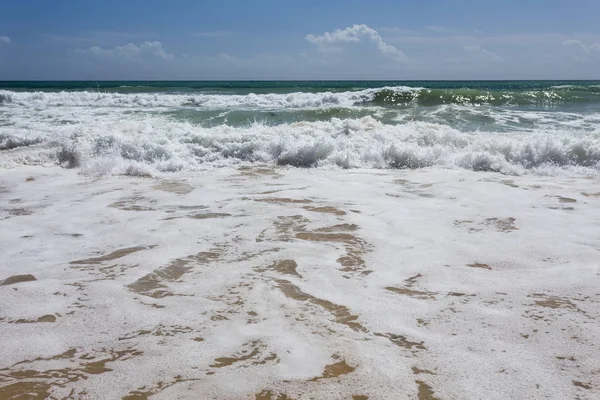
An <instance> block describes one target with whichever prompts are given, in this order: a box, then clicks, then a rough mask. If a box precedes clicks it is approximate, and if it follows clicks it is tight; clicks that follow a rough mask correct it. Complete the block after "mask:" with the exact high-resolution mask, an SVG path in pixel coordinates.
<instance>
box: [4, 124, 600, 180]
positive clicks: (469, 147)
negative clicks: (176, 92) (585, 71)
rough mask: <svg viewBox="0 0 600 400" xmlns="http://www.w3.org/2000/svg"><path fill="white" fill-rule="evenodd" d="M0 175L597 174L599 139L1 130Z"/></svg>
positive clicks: (438, 133)
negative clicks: (289, 169) (255, 166)
mask: <svg viewBox="0 0 600 400" xmlns="http://www.w3.org/2000/svg"><path fill="white" fill-rule="evenodd" d="M4 132H5V133H3V134H2V135H1V136H0V149H2V150H5V151H3V152H2V153H3V157H2V161H0V167H10V166H15V165H23V164H37V165H47V164H58V165H61V166H63V167H65V168H80V169H81V171H82V172H84V173H90V174H126V175H148V176H152V175H156V174H162V173H170V172H185V171H194V170H198V169H204V168H213V167H228V166H237V165H244V164H249V163H269V164H278V165H289V166H295V167H303V168H309V167H339V168H379V169H382V168H399V169H402V168H409V169H415V168H425V167H442V168H465V169H470V170H475V171H497V172H501V173H505V174H523V173H537V174H550V175H561V174H565V173H577V174H581V173H583V174H587V175H590V174H593V175H596V174H597V173H598V172H599V171H600V131H599V130H596V131H594V132H589V133H587V134H580V135H573V134H572V133H571V132H554V133H553V134H552V135H548V134H547V132H544V131H541V130H540V131H533V132H520V133H519V132H511V133H506V134H503V133H497V132H494V133H486V132H477V133H466V132H461V131H459V130H457V129H454V128H451V127H449V126H447V125H442V124H432V123H425V122H408V123H404V124H399V125H389V124H383V123H381V122H379V121H377V120H376V119H374V118H372V117H370V116H367V117H364V118H359V119H337V118H332V119H331V120H329V121H316V122H297V123H291V124H281V125H276V126H267V125H264V124H261V123H254V124H252V125H249V126H246V127H230V126H228V125H220V126H216V127H210V128H207V127H201V126H198V125H193V124H190V123H188V122H178V121H172V120H170V119H168V118H165V117H163V116H159V115H149V114H146V115H144V116H142V117H137V118H132V117H130V118H126V117H124V116H119V117H118V118H115V119H113V120H105V119H102V118H100V119H98V120H96V121H89V122H88V123H85V124H68V125H62V126H57V125H51V124H47V125H43V124H41V123H38V124H37V127H36V130H35V131H33V130H31V129H28V127H4Z"/></svg>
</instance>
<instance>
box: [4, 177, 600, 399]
mask: <svg viewBox="0 0 600 400" xmlns="http://www.w3.org/2000/svg"><path fill="white" fill-rule="evenodd" d="M248 172H251V171H247V170H246V171H238V170H232V169H216V170H212V171H199V172H198V173H196V174H194V176H193V177H189V178H187V179H186V180H185V181H178V182H176V183H177V184H179V185H184V186H185V187H187V188H189V190H191V191H190V192H189V193H187V194H182V193H174V192H169V191H165V190H169V188H173V185H174V182H173V181H160V180H156V179H148V178H137V177H111V176H106V177H104V178H102V179H97V178H94V179H90V178H88V177H85V176H82V175H80V174H77V173H76V171H74V170H66V169H61V168H58V167H51V168H41V167H25V166H20V167H18V168H16V169H14V170H11V171H7V170H0V182H1V184H0V196H1V197H0V198H1V199H2V200H3V206H2V208H1V209H0V219H2V224H3V229H2V230H0V253H1V254H2V255H3V257H4V258H5V259H6V260H10V262H6V263H0V280H2V279H5V278H6V277H9V276H12V275H17V274H33V275H34V276H35V277H36V278H37V281H34V282H23V283H19V284H14V285H8V286H0V296H1V297H2V304H3V307H2V308H1V310H0V337H2V357H0V368H1V369H4V368H8V370H4V375H5V376H4V378H3V379H4V382H3V385H7V384H12V383H15V382H19V381H21V382H22V381H28V382H34V381H35V382H37V383H45V382H52V383H54V386H53V387H52V388H51V389H49V390H50V391H51V392H52V393H51V394H52V395H53V396H54V397H56V398H66V397H68V396H69V395H70V396H71V397H78V396H79V397H84V394H83V393H82V392H84V391H85V392H86V394H85V397H86V398H91V399H103V398H122V397H123V396H126V395H128V394H132V393H133V392H134V391H136V390H137V391H140V392H149V393H148V394H149V395H152V394H154V396H153V397H156V398H159V399H170V398H180V399H196V398H198V396H201V397H206V398H219V399H239V398H253V397H254V395H255V394H257V393H260V392H261V391H263V390H272V391H273V392H284V393H286V394H287V396H288V397H290V398H302V396H306V395H310V396H311V397H312V398H316V399H330V398H351V397H352V396H353V395H366V396H369V398H371V399H385V398H394V399H396V398H408V397H410V398H416V397H417V391H418V390H419V383H418V382H417V381H420V382H423V383H426V384H427V385H428V386H430V387H431V390H432V391H433V392H434V394H433V396H434V397H436V398H440V399H451V398H486V399H491V400H496V399H499V400H500V399H507V398H538V397H544V398H548V399H556V400H562V399H565V398H575V397H577V396H578V395H580V397H582V398H583V397H585V396H589V398H595V397H597V396H598V394H599V393H598V388H599V387H600V386H598V379H597V371H598V369H599V368H600V360H599V359H598V357H597V356H596V355H597V351H596V350H597V348H598V346H600V342H599V340H600V328H599V327H598V324H597V323H596V322H597V320H598V318H600V314H599V308H598V302H599V301H600V298H599V297H598V290H597V275H598V271H599V268H600V266H599V265H598V250H599V249H600V243H599V241H598V238H597V236H598V235H597V227H598V224H599V223H600V215H599V212H598V210H599V208H598V204H597V201H598V199H597V197H593V196H590V195H589V194H596V193H599V192H600V184H599V183H598V181H597V180H590V179H565V180H563V179H557V178H544V177H539V176H523V177H514V178H511V180H510V181H507V179H506V177H505V176H502V175H500V174H495V173H486V174H481V173H477V172H472V171H465V170H450V171H449V170H444V169H439V168H432V169H428V170H417V171H390V170H388V171H370V170H351V171H341V170H321V169H312V170H306V169H296V168H280V169H276V170H275V171H272V174H262V175H261V174H260V173H257V174H255V175H242V173H246V174H247V173H248ZM28 177H33V178H34V179H33V180H31V179H29V180H27V178H28ZM171 178H173V177H172V176H171ZM160 185H163V186H160ZM272 190H280V191H281V192H278V193H276V194H274V193H269V194H260V193H263V192H265V191H272ZM583 193H587V194H588V196H586V195H584V194H583ZM274 196H276V197H281V198H291V199H297V200H302V199H305V200H306V199H309V200H311V201H313V203H312V204H305V203H290V202H282V203H277V202H273V201H267V202H264V201H255V200H264V199H265V198H267V199H269V198H272V197H274ZM564 199H571V200H569V202H567V203H566V202H565V200H564ZM307 205H308V206H314V207H333V208H335V209H337V210H340V211H343V212H345V214H344V215H334V214H331V213H321V212H315V211H314V210H311V209H305V208H304V207H305V206H307ZM135 206H137V207H138V208H137V210H136V208H135ZM200 206H202V207H207V208H203V209H202V212H218V213H227V214H230V215H231V216H230V217H224V218H214V219H206V220H202V219H196V218H188V217H189V216H190V215H192V214H195V213H197V212H198V208H197V207H200ZM195 207H196V208H195ZM21 209H22V210H28V211H29V212H30V213H29V214H27V213H21V214H20V212H15V210H17V211H18V210H21ZM352 210H354V211H352ZM297 216H301V217H302V218H305V219H306V221H304V220H299V219H298V217H297ZM280 217H292V219H291V220H292V221H296V222H297V223H298V224H306V227H304V228H302V227H299V226H294V227H292V228H290V230H289V233H288V234H287V235H288V236H287V237H286V234H284V233H282V232H281V230H282V229H285V228H283V227H282V225H281V223H282V221H284V222H285V221H286V220H285V219H282V218H280ZM510 218H514V220H512V224H513V225H514V229H513V230H510V231H505V230H504V228H505V227H506V226H505V225H503V224H509V225H510V224H511V222H510V221H511V220H510ZM287 221H290V219H288V220H287ZM498 221H500V222H498ZM338 224H355V225H356V227H357V230H356V231H353V232H351V233H352V234H353V235H355V236H356V237H358V238H360V240H362V241H364V243H365V246H366V247H365V249H366V251H365V252H364V254H360V257H362V258H363V259H364V261H365V266H364V269H365V270H368V271H371V273H370V274H362V273H360V271H357V272H353V271H351V270H350V271H348V270H344V269H343V268H342V266H341V265H340V261H339V259H340V257H342V256H344V255H345V254H347V253H348V250H347V248H346V244H345V243H344V242H339V241H338V242H336V241H335V240H333V241H329V242H327V241H308V240H302V239H299V238H297V237H295V235H296V233H297V232H300V231H303V230H306V231H309V232H316V230H317V229H318V228H325V227H331V226H333V225H338ZM511 229H512V228H511ZM77 235H80V236H77ZM81 235H82V236H81ZM282 235H283V237H282ZM357 243H359V242H358V241H356V242H355V243H354V245H356V244H357ZM361 243H362V242H361ZM151 245H153V246H156V247H152V248H146V249H145V250H140V251H138V252H135V253H131V254H128V255H125V256H123V257H121V258H118V259H115V260H107V261H97V264H91V263H88V264H86V263H83V262H81V261H79V262H74V261H75V260H85V259H88V258H90V257H92V258H97V257H99V256H102V255H106V254H110V253H111V252H113V251H115V250H117V249H123V248H130V247H132V246H151ZM214 249H219V250H218V251H219V252H221V253H220V254H221V256H220V257H219V258H218V259H217V260H214V261H212V262H209V263H200V262H198V263H196V262H192V263H191V264H188V266H190V267H192V269H191V270H189V271H187V272H186V273H185V274H183V275H182V276H181V277H178V278H177V279H174V278H171V279H167V278H168V274H164V273H163V274H161V273H156V274H155V277H156V279H159V282H160V283H161V284H162V285H164V287H163V289H164V290H168V291H169V292H171V293H172V294H174V295H173V296H166V297H162V298H151V297H148V296H145V295H143V294H140V293H136V292H135V291H134V290H132V289H131V287H130V286H129V285H131V284H132V283H134V282H136V280H138V279H140V278H141V277H144V276H146V275H147V274H150V273H152V272H155V271H156V270H158V271H160V269H161V268H165V267H166V266H168V265H170V264H171V263H172V262H174V261H175V260H181V259H185V258H186V257H189V256H193V255H196V254H198V253H199V252H203V251H211V250H212V251H215V250H214ZM282 259H293V260H295V261H296V262H297V273H298V274H299V275H301V276H297V275H289V274H282V273H279V272H277V271H274V270H271V269H269V266H271V265H272V264H273V262H274V261H276V260H282ZM472 263H485V264H488V265H489V267H490V268H491V269H484V268H473V267H470V266H468V265H469V264H472ZM161 279H162V280H161ZM282 279H283V280H286V281H289V282H290V283H291V284H293V285H294V286H295V287H297V288H298V289H299V290H301V291H302V293H305V294H306V296H308V295H310V296H313V297H314V298H318V299H322V300H323V301H329V302H331V303H333V304H337V305H339V306H343V307H347V310H348V313H350V314H351V315H354V316H356V318H355V319H351V318H350V319H349V320H348V321H350V322H355V323H360V324H361V326H363V327H364V330H353V329H351V328H350V327H349V326H347V325H345V324H344V319H343V318H342V319H340V320H339V321H337V322H336V317H335V316H334V315H333V314H332V313H331V312H330V311H328V310H327V308H326V305H327V303H323V301H322V302H321V303H315V302H314V301H310V300H308V299H307V298H306V297H303V295H302V294H298V292H296V294H294V293H292V294H291V296H290V297H288V296H286V295H285V294H284V292H283V291H282V290H281V289H280V288H278V286H277V285H278V282H280V280H282ZM407 280H408V281H407ZM407 282H412V283H411V285H412V286H411V287H410V288H409V289H411V290H413V291H415V292H414V293H413V294H412V296H411V295H409V294H410V293H409V294H401V293H394V292H392V291H390V290H388V289H386V288H388V287H398V288H403V287H406V285H407V284H408V283H407ZM14 289H17V290H14ZM420 293H421V294H420ZM422 293H430V296H431V297H432V298H422ZM553 301H554V302H556V303H552V302H553ZM567 301H568V302H567ZM538 303H539V304H538ZM324 304H325V305H324ZM152 305H155V306H162V307H165V308H156V307H152ZM555 305H557V308H553V307H554V306H555ZM336 310H338V311H339V310H340V309H339V308H338V309H336ZM250 312H252V313H254V314H250ZM43 315H54V316H55V317H56V322H53V323H51V322H47V323H42V322H40V323H15V321H18V320H19V319H26V320H36V319H37V318H39V317H41V316H43ZM384 334H394V335H398V336H396V341H397V345H396V344H394V343H393V342H392V341H391V340H390V339H389V338H386V337H384V336H380V335H384ZM198 338H202V339H203V341H198V340H194V339H198ZM403 340H404V341H405V342H403ZM417 345H418V346H419V347H417ZM70 349H73V350H72V351H73V353H72V356H71V357H69V356H64V357H63V358H61V357H57V355H60V354H64V353H65V352H67V351H68V350H70ZM254 350H257V352H258V353H254V352H253V351H254ZM127 351H129V352H130V353H127ZM117 352H121V354H125V355H124V356H118V354H119V353H117ZM132 352H135V353H132ZM272 354H274V355H275V356H276V358H274V357H273V356H272ZM228 357H229V358H230V357H237V358H239V359H240V360H238V361H237V362H234V363H232V364H231V365H228V366H222V367H215V366H214V365H215V364H219V363H223V364H226V363H227V362H228V361H231V359H228ZM244 357H247V359H244ZM42 358H46V359H47V360H43V359H42ZM219 360H220V361H219ZM341 360H344V361H345V362H346V363H347V365H349V366H351V367H354V368H355V369H354V371H352V372H350V373H347V374H344V375H340V376H339V377H335V378H334V377H330V378H326V379H319V380H317V381H311V379H313V378H318V377H320V376H321V375H322V374H323V372H324V370H325V368H326V365H332V364H335V363H338V362H340V361H341ZM572 360H573V361H572ZM103 361H104V362H105V363H106V365H105V366H106V370H102V369H101V368H99V367H98V368H95V370H90V369H87V367H86V366H90V368H91V366H93V365H94V364H92V363H97V365H102V362H103ZM234 361H235V360H234ZM413 367H414V368H416V369H417V372H418V370H425V371H429V373H427V372H423V373H419V374H415V371H414V370H412V368H413ZM25 371H26V372H25ZM34 371H42V372H41V374H40V375H38V377H37V378H35V379H33V378H30V377H31V376H32V375H33V374H35V372H34ZM44 371H51V372H44ZM62 371H68V375H67V374H65V373H63V372H62ZM90 371H91V372H90ZM337 372H339V371H337ZM49 377H51V378H49ZM573 382H580V383H582V384H584V385H589V387H591V389H584V388H583V387H578V386H575V385H574V383H573ZM33 390H35V388H33V387H32V386H29V387H28V391H33Z"/></svg>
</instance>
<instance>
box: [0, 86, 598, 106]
mask: <svg viewBox="0 0 600 400" xmlns="http://www.w3.org/2000/svg"><path fill="white" fill-rule="evenodd" d="M591 102H600V87H596V86H581V87H580V86H557V87H551V88H545V89H532V90H517V91H510V90H501V91H494V90H481V89H426V88H411V87H405V86H396V87H383V88H371V89H363V90H355V91H343V92H292V93H263V94H255V93H250V94H244V95H241V94H237V95H236V94H225V93H221V94H215V93H192V94H190V93H187V94H184V93H179V94H172V93H156V92H155V93H114V92H100V91H71V92H15V91H9V90H0V105H19V106H27V107H196V108H206V109H227V108H245V109H289V108H294V109H299V108H328V107H357V106H385V107H392V106H410V105H418V106H437V105H443V104H460V105H474V106H477V105H491V106H553V105H562V104H569V103H591Z"/></svg>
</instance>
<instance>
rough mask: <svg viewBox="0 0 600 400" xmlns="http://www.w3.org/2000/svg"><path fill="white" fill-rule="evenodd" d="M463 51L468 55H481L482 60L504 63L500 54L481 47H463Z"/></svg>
mask: <svg viewBox="0 0 600 400" xmlns="http://www.w3.org/2000/svg"><path fill="white" fill-rule="evenodd" d="M463 51H464V52H466V53H470V54H476V55H479V56H481V57H482V58H484V59H486V60H489V61H495V62H504V59H502V57H500V56H499V55H498V54H496V53H494V52H493V51H489V50H487V49H485V48H483V47H481V46H479V45H474V46H463Z"/></svg>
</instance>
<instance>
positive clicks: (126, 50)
mask: <svg viewBox="0 0 600 400" xmlns="http://www.w3.org/2000/svg"><path fill="white" fill-rule="evenodd" d="M77 52H78V53H81V54H90V55H93V56H95V57H98V58H103V59H113V58H117V59H121V60H134V61H140V60H148V59H163V60H169V59H172V58H173V55H172V54H169V53H167V52H166V51H165V50H164V48H163V45H162V43H161V42H144V43H142V44H141V45H139V46H136V45H135V44H133V43H128V44H126V45H125V46H117V47H114V48H101V47H99V46H93V47H90V48H89V49H86V50H77Z"/></svg>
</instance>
